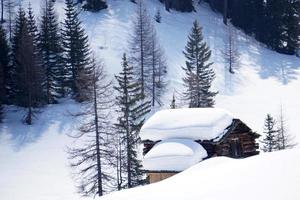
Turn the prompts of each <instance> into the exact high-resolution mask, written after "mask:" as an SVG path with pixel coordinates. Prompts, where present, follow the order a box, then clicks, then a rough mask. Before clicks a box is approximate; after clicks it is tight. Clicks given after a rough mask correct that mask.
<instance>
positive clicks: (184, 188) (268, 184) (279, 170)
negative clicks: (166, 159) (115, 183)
mask: <svg viewBox="0 0 300 200" xmlns="http://www.w3.org/2000/svg"><path fill="white" fill-rule="evenodd" d="M299 169H300V150H299V149H294V150H286V151H281V152H274V153H266V154H262V155H258V156H253V157H250V158H246V159H231V158H226V157H216V158H211V159H207V160H204V161H202V162H200V163H199V164H197V165H195V166H193V167H191V168H189V169H187V170H186V171H184V172H182V173H179V174H177V175H175V176H173V177H171V178H168V179H166V180H163V181H161V182H158V183H154V184H150V185H147V186H143V187H138V188H134V189H128V190H123V191H120V192H114V193H111V194H109V195H106V196H104V197H103V198H101V199H102V200H123V199H124V200H126V199H131V200H153V199H156V200H168V199H172V200H183V199H184V200H195V199H201V200H220V199H222V200H240V199H243V200H253V199H257V200H283V199H287V200H299V199H300V192H299V186H300V170H299Z"/></svg>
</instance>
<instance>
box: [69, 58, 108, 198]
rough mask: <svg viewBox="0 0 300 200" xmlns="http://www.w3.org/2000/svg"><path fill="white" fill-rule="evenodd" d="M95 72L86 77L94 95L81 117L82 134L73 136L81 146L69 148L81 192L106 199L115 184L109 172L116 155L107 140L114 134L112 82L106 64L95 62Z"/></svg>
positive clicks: (86, 81) (90, 95)
mask: <svg viewBox="0 0 300 200" xmlns="http://www.w3.org/2000/svg"><path fill="white" fill-rule="evenodd" d="M91 72H92V73H91V74H90V75H89V76H86V74H84V76H85V77H84V79H85V81H84V87H85V88H88V90H89V91H90V92H89V95H88V96H87V97H86V99H87V100H86V105H84V109H83V111H82V113H80V114H78V115H77V116H79V117H80V118H82V120H83V122H82V124H81V126H80V128H79V132H78V134H76V135H74V136H73V137H75V138H77V139H79V141H80V144H79V145H78V146H76V147H72V148H69V151H68V153H69V159H70V160H71V166H72V167H73V168H75V172H76V174H77V176H76V180H77V181H78V183H79V185H78V189H79V192H80V193H81V194H83V195H84V196H95V195H98V196H102V195H103V194H104V193H105V192H106V188H107V186H108V185H109V183H110V182H111V181H112V176H111V175H110V174H111V173H109V172H108V171H107V169H109V164H110V161H109V158H110V157H111V155H112V152H111V150H110V149H109V148H108V147H109V140H108V139H107V138H109V137H110V136H109V135H110V134H111V133H110V127H111V125H110V122H109V119H110V117H111V116H110V114H109V110H110V109H111V106H112V103H111V102H112V98H111V97H112V93H111V81H108V80H107V77H106V74H105V72H104V67H103V65H101V64H97V63H96V61H95V60H92V65H91ZM82 87H83V86H82ZM110 172H111V171H110Z"/></svg>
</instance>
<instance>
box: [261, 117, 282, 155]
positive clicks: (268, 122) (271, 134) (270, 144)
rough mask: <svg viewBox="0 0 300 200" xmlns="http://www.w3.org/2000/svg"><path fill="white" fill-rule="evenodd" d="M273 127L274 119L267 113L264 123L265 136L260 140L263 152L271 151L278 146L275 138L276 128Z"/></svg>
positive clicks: (274, 124)
mask: <svg viewBox="0 0 300 200" xmlns="http://www.w3.org/2000/svg"><path fill="white" fill-rule="evenodd" d="M275 127H276V122H275V120H274V119H273V117H272V116H271V115H270V114H268V115H267V117H266V119H265V124H264V134H265V137H264V138H263V140H262V141H261V143H262V144H263V147H262V150H263V151H264V152H272V151H275V150H276V149H277V148H278V143H277V138H276V136H277V134H278V130H276V129H275Z"/></svg>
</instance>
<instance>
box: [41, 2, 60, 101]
mask: <svg viewBox="0 0 300 200" xmlns="http://www.w3.org/2000/svg"><path fill="white" fill-rule="evenodd" d="M41 18H42V20H41V25H40V38H39V40H40V44H39V48H40V51H41V56H42V62H43V66H44V67H45V72H46V80H45V81H44V83H43V86H44V88H45V92H46V99H47V103H48V104H49V103H56V102H57V100H58V98H60V97H63V96H64V95H65V82H64V73H65V69H64V67H65V66H64V63H63V48H62V41H61V39H60V37H61V35H60V28H59V22H58V19H57V16H56V13H55V10H54V2H53V1H52V0H50V1H48V0H46V5H45V8H44V11H43V13H42V17H41Z"/></svg>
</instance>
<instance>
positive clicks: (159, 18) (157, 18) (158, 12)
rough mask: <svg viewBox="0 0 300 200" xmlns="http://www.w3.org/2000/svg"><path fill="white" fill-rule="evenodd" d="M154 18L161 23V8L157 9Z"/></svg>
mask: <svg viewBox="0 0 300 200" xmlns="http://www.w3.org/2000/svg"><path fill="white" fill-rule="evenodd" d="M154 20H155V21H156V22H157V23H161V14H160V10H159V9H157V10H156V13H155V16H154Z"/></svg>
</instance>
